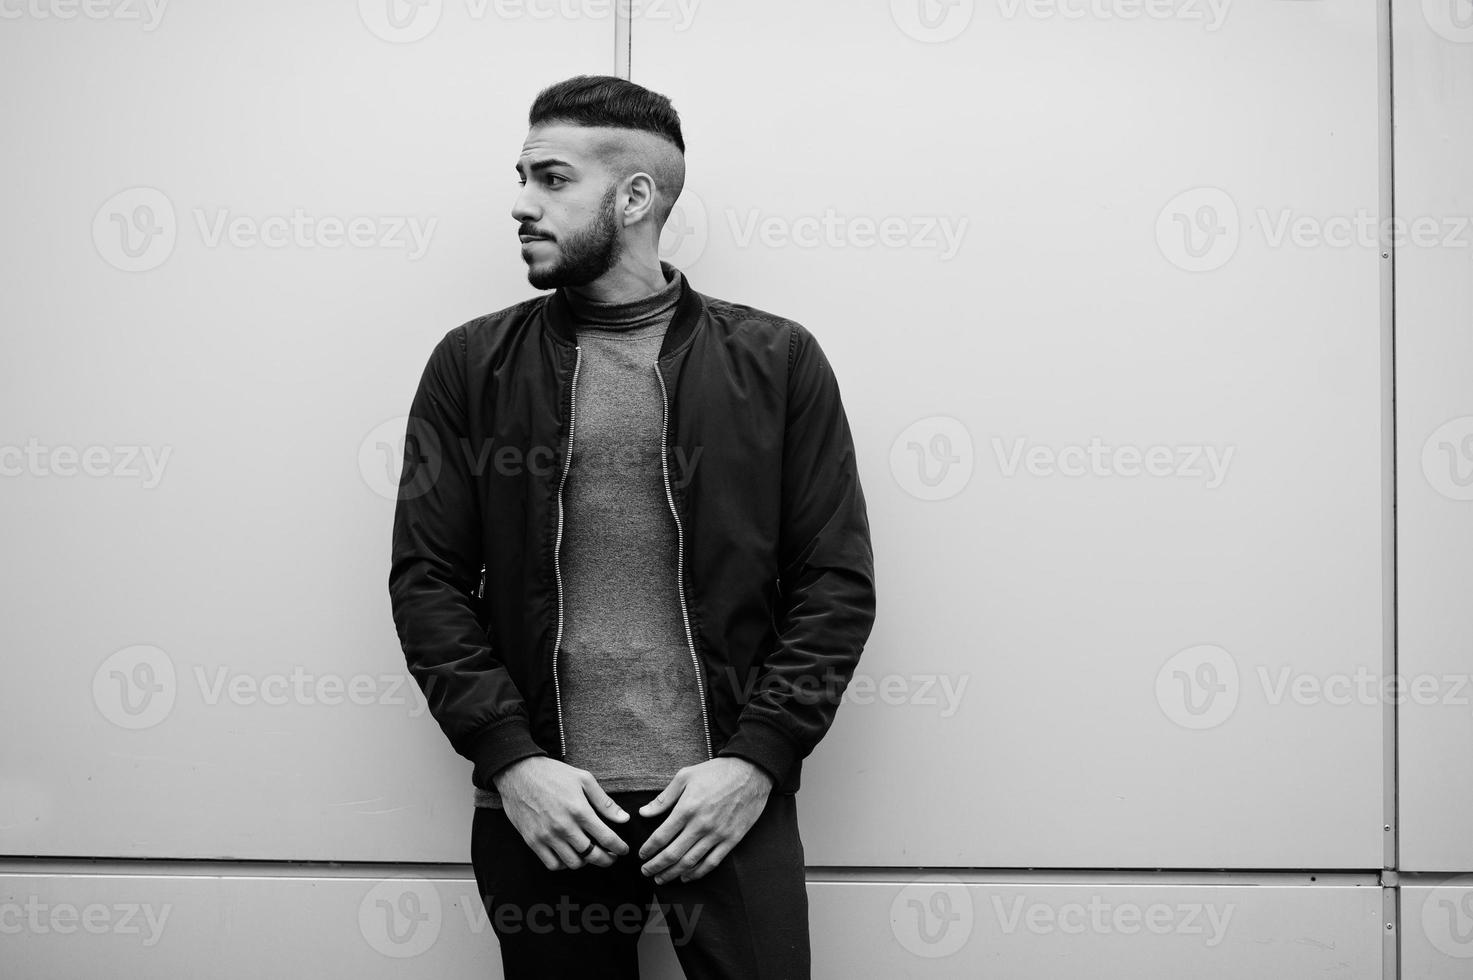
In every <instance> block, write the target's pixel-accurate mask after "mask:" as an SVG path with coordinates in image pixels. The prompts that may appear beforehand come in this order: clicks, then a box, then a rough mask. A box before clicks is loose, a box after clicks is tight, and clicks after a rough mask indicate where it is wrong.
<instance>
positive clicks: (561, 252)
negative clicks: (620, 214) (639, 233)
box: [527, 185, 622, 289]
mask: <svg viewBox="0 0 1473 980" xmlns="http://www.w3.org/2000/svg"><path fill="white" fill-rule="evenodd" d="M617 192H618V187H617V186H615V185H610V187H609V189H608V190H607V191H605V192H604V196H603V200H601V201H600V202H599V205H598V213H597V214H595V215H594V216H593V220H592V221H590V222H589V223H588V224H586V225H584V226H583V227H582V228H579V229H578V230H577V231H575V232H573V233H571V234H569V235H567V236H565V237H563V238H559V239H558V240H557V241H556V242H555V243H554V246H555V247H556V249H557V255H556V256H555V257H554V258H553V259H552V260H551V261H549V262H547V263H545V264H542V265H533V264H531V261H530V260H529V262H528V265H527V281H528V282H529V283H531V284H532V287H533V288H534V289H557V288H559V287H561V286H586V285H588V284H589V283H591V282H593V281H594V280H595V279H597V278H598V277H599V276H602V275H603V274H604V273H605V272H608V271H609V270H610V269H612V268H613V267H614V263H615V262H617V261H618V260H619V254H620V250H621V248H622V243H621V242H620V240H619V224H618V222H617V221H615V220H614V197H615V194H616V193H617Z"/></svg>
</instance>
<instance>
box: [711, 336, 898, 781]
mask: <svg viewBox="0 0 1473 980" xmlns="http://www.w3.org/2000/svg"><path fill="white" fill-rule="evenodd" d="M788 357H789V369H788V393H787V400H788V407H787V418H786V423H785V425H786V428H785V431H784V435H783V459H782V515H781V523H780V529H779V541H778V550H779V565H778V567H779V579H780V584H781V589H780V591H779V593H778V600H777V602H778V608H777V619H776V626H777V642H776V646H775V648H774V649H773V650H771V651H769V653H768V656H767V658H766V661H765V662H764V664H763V665H762V667H761V669H760V671H759V673H758V675H757V677H756V678H755V683H754V684H753V687H752V692H753V693H752V696H751V697H750V698H748V700H747V703H746V705H745V706H744V707H743V709H742V713H741V715H740V717H739V718H738V720H737V730H736V732H735V734H733V736H732V737H731V739H730V740H729V741H728V742H727V743H726V745H725V746H723V747H722V749H721V750H720V752H718V753H717V754H718V755H723V756H737V757H739V758H743V759H746V760H748V761H749V762H752V763H754V764H755V765H758V766H760V767H761V768H763V769H764V770H766V771H767V773H768V774H769V775H770V776H772V778H773V782H774V784H775V785H776V784H778V783H781V782H782V779H783V777H784V776H785V775H786V773H787V771H788V769H789V768H790V767H791V766H792V764H793V762H794V761H795V760H798V759H802V758H804V757H806V756H807V755H808V754H809V753H810V752H812V751H813V749H814V747H815V746H817V744H818V742H819V740H820V739H822V738H823V736H824V734H825V733H826V732H827V731H828V729H829V726H830V725H831V724H833V720H834V715H835V713H836V712H837V711H838V707H839V701H840V698H841V696H842V694H843V692H844V688H845V687H847V686H848V683H849V680H850V678H851V677H852V676H853V674H854V670H855V668H856V666H857V665H858V663H859V656H860V653H861V652H862V651H863V649H864V644H865V642H866V641H867V640H868V638H869V634H870V630H871V628H872V627H873V625H874V619H875V583H874V556H873V553H872V550H871V546H870V532H869V518H868V515H867V513H866V510H865V501H864V491H863V488H862V487H861V486H860V482H859V469H858V465H857V462H856V459H855V453H854V440H853V437H852V435H851V434H850V431H849V421H848V418H847V417H846V416H845V413H844V406H843V402H842V400H841V398H840V395H839V384H838V380H837V379H836V378H835V377H834V372H833V369H832V367H831V366H830V365H829V361H828V358H827V357H826V356H825V355H824V352H823V349H822V348H821V347H820V346H819V344H818V341H817V339H815V338H814V337H813V335H812V334H811V333H810V332H809V331H808V330H806V329H805V328H804V327H802V326H801V325H799V324H793V333H792V339H791V341H790V344H789V355H788Z"/></svg>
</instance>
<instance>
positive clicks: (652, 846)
mask: <svg viewBox="0 0 1473 980" xmlns="http://www.w3.org/2000/svg"><path fill="white" fill-rule="evenodd" d="M651 802H653V801H651ZM639 812H640V813H643V812H644V807H640V808H639ZM689 819H690V811H689V810H688V809H684V808H681V807H676V808H675V809H674V810H672V811H670V815H669V816H668V817H666V818H665V819H664V820H662V821H661V822H660V826H658V827H656V828H655V829H654V830H653V831H652V832H651V833H650V835H649V837H647V838H645V842H644V843H643V844H641V845H640V847H639V859H640V860H641V861H643V860H646V859H647V858H650V857H652V856H654V855H656V854H658V853H660V851H661V850H662V849H663V848H664V847H665V845H667V844H669V843H670V842H671V841H672V840H674V839H675V838H676V837H677V836H678V835H679V834H680V832H681V831H682V830H684V829H685V825H686V822H687V821H688V820H689Z"/></svg>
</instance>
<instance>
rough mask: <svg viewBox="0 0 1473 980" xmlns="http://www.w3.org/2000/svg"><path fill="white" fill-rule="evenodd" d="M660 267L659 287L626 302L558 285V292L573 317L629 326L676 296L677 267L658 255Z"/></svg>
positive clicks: (666, 306)
mask: <svg viewBox="0 0 1473 980" xmlns="http://www.w3.org/2000/svg"><path fill="white" fill-rule="evenodd" d="M660 271H661V273H663V274H664V276H665V285H664V287H663V288H661V289H657V290H655V291H654V292H653V293H650V294H649V295H648V296H642V297H640V298H639V299H636V300H630V301H629V302H627V303H601V302H599V301H597V300H591V299H587V298H585V297H583V296H580V295H579V294H578V293H576V292H574V291H573V290H570V289H560V290H559V292H561V293H562V294H563V298H564V299H566V300H567V303H568V309H569V310H570V311H571V312H572V314H573V316H574V318H575V319H576V320H577V321H578V322H579V323H581V324H592V325H597V326H599V327H601V328H605V329H616V328H619V327H628V326H633V325H634V324H637V323H642V322H644V321H646V320H648V319H649V318H650V317H652V316H655V315H657V314H659V313H663V312H665V311H666V310H668V309H669V308H670V307H672V306H674V305H675V304H676V302H677V301H678V300H679V299H680V289H681V278H682V277H681V275H680V270H679V269H677V268H675V267H674V266H673V265H671V264H670V263H668V262H666V261H664V260H663V259H662V260H661V261H660Z"/></svg>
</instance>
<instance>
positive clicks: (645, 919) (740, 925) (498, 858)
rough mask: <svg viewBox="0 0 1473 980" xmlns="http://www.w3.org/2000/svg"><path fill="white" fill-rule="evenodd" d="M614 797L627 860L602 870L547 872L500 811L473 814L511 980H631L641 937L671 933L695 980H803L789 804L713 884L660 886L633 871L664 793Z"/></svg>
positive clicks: (765, 815) (763, 819) (802, 922)
mask: <svg viewBox="0 0 1473 980" xmlns="http://www.w3.org/2000/svg"><path fill="white" fill-rule="evenodd" d="M609 795H610V796H612V797H613V798H614V799H615V800H616V801H617V802H618V804H619V806H620V807H622V808H623V810H624V812H625V813H628V814H629V819H628V820H627V821H625V822H624V823H622V824H619V823H614V822H612V821H610V822H609V826H610V827H612V828H613V829H614V831H615V833H617V834H618V835H619V836H620V837H621V838H623V840H624V842H625V843H627V844H628V845H629V853H628V854H624V855H621V856H619V857H616V858H615V859H614V863H613V865H611V866H610V867H607V868H600V867H598V866H596V865H584V866H583V867H580V868H573V869H567V868H560V869H558V870H556V871H549V870H548V869H547V868H546V867H544V866H543V864H542V862H541V861H540V860H539V859H538V858H537V855H536V854H535V853H534V852H533V851H532V849H531V848H530V847H528V846H527V843H526V841H524V840H522V835H521V834H520V833H518V832H517V829H516V827H514V826H512V823H511V821H510V820H508V819H507V816H506V814H505V813H504V812H503V811H502V810H499V809H496V808H492V807H476V808H475V809H476V815H475V819H474V820H473V821H472V824H471V865H472V867H473V868H474V869H475V873H476V886H477V888H478V889H479V890H480V894H481V901H482V903H483V904H484V905H485V907H486V914H487V915H488V916H489V917H490V921H491V928H492V930H493V931H494V932H495V933H496V938H497V939H498V940H499V941H500V943H501V963H502V970H503V972H504V974H505V976H506V980H534V978H535V980H557V978H578V980H595V978H597V980H602V978H611V980H612V978H618V980H623V978H631V980H637V978H638V977H639V958H638V953H637V947H638V944H639V936H640V933H641V932H642V931H643V930H644V928H645V927H646V925H648V926H649V928H650V929H652V930H653V929H655V928H657V927H658V928H659V929H660V930H662V931H668V932H669V934H670V940H671V942H672V943H673V945H674V947H675V955H676V957H677V958H678V959H679V960H680V966H681V968H682V969H683V970H684V971H685V975H686V977H687V978H690V980H708V978H709V980H728V978H730V980H809V971H810V960H809V947H808V893H807V890H806V888H805V884H804V873H803V844H802V841H801V840H800V839H799V837H798V809H797V796H796V794H786V795H784V794H779V793H772V794H770V795H769V796H768V798H767V805H766V806H765V807H764V808H763V811H762V815H761V816H760V817H758V818H757V822H756V823H754V824H753V825H752V828H751V830H749V831H748V832H747V835H746V836H745V837H743V838H742V839H741V841H739V842H738V843H737V845H736V847H734V848H732V849H731V852H730V853H728V854H727V855H726V857H725V858H724V859H723V860H722V862H721V863H720V864H719V865H717V866H716V868H715V869H714V870H713V871H711V873H710V874H708V875H706V876H705V877H703V878H698V879H696V880H695V881H689V882H681V881H680V880H679V879H678V878H676V879H672V880H670V881H667V882H665V883H664V884H662V885H656V884H655V883H654V879H653V878H651V877H648V876H646V875H643V874H641V873H640V870H639V869H640V867H641V866H642V865H643V864H644V861H643V860H641V859H640V857H639V848H640V846H641V845H642V844H644V842H645V840H646V839H647V838H648V837H649V835H650V834H652V833H653V832H654V831H655V829H656V828H657V827H659V825H660V824H661V823H662V822H663V821H664V820H665V818H666V817H668V816H669V814H670V811H669V810H668V809H667V810H666V811H665V812H664V813H659V814H656V815H655V816H653V817H642V816H640V815H639V812H638V811H639V808H640V807H641V806H643V805H644V804H646V803H648V802H649V801H650V800H652V799H654V797H656V796H657V795H659V791H658V790H642V791H639V792H628V793H610V794H609ZM652 900H653V903H654V905H653V908H651V902H652Z"/></svg>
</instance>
